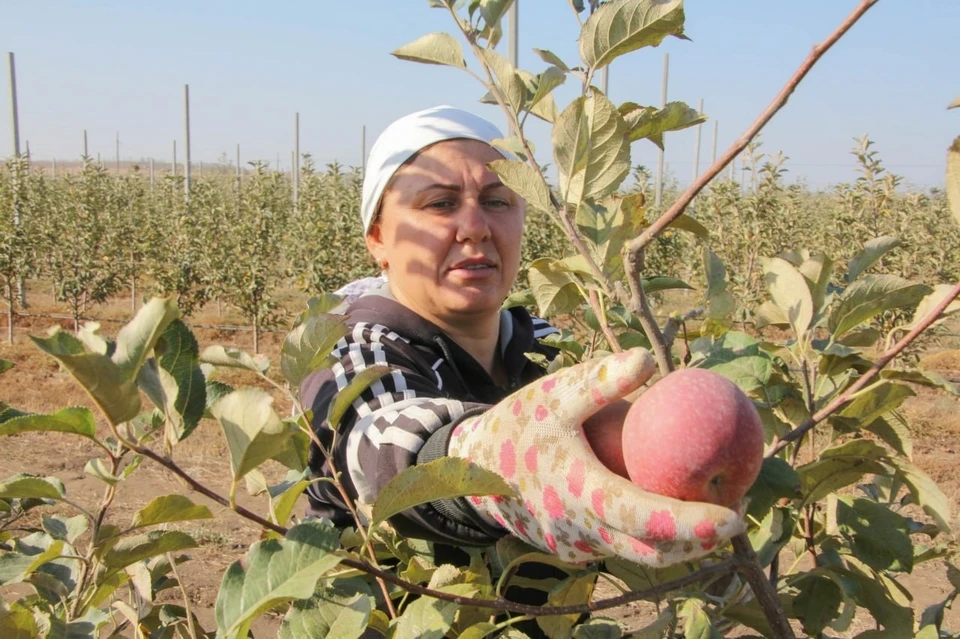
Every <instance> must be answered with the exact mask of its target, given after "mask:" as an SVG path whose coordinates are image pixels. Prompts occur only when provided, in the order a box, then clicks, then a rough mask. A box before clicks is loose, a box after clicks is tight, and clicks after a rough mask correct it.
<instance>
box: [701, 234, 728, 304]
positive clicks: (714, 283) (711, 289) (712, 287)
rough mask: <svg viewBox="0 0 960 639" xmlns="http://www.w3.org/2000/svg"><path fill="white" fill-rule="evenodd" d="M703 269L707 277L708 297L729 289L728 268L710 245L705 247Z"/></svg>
mask: <svg viewBox="0 0 960 639" xmlns="http://www.w3.org/2000/svg"><path fill="white" fill-rule="evenodd" d="M703 270H704V274H705V276H706V278H707V299H710V298H711V297H716V296H717V295H720V294H721V293H723V292H724V291H726V290H727V269H726V268H725V267H724V266H723V261H722V260H721V259H720V258H719V257H717V254H716V253H714V252H713V251H711V250H710V248H709V247H707V246H704V247H703Z"/></svg>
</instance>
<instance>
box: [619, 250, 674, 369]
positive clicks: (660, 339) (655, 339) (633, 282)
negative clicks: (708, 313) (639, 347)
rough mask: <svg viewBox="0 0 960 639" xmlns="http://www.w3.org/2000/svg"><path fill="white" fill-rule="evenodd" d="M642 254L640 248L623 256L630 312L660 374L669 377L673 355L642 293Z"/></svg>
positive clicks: (644, 294) (642, 251)
mask: <svg viewBox="0 0 960 639" xmlns="http://www.w3.org/2000/svg"><path fill="white" fill-rule="evenodd" d="M643 253H644V250H643V249H642V248H641V249H640V250H639V251H631V252H629V253H627V254H626V255H624V262H625V264H626V267H627V268H626V272H627V282H628V283H629V284H630V293H631V299H630V310H631V311H632V312H633V314H634V315H636V316H637V318H638V319H639V320H640V325H641V326H642V327H643V332H644V333H646V334H647V339H649V340H650V345H651V346H652V347H653V354H654V355H655V356H656V358H657V368H659V369H660V374H661V375H669V374H670V373H672V372H673V370H674V366H673V355H671V354H670V347H669V346H667V340H666V338H664V336H663V333H661V332H660V327H659V326H658V325H657V320H656V318H655V317H654V316H653V311H652V310H650V303H649V302H648V301H647V294H646V293H644V292H643V280H642V279H641V278H640V274H641V273H642V272H643V257H644V255H643Z"/></svg>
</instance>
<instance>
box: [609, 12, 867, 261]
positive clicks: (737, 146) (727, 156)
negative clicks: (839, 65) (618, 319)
mask: <svg viewBox="0 0 960 639" xmlns="http://www.w3.org/2000/svg"><path fill="white" fill-rule="evenodd" d="M877 2H879V0H862V1H861V2H860V4H859V5H858V6H857V8H856V9H854V10H853V12H852V13H851V14H850V15H849V16H847V18H846V20H844V21H843V22H842V23H841V24H840V26H838V27H837V28H836V29H835V30H834V32H833V33H831V34H830V35H829V36H828V37H827V39H826V40H824V41H823V42H821V43H820V44H818V45H816V46H815V47H813V51H811V52H810V55H809V56H807V59H806V60H804V61H803V63H802V64H801V65H800V67H799V68H798V69H797V70H796V72H795V73H794V74H793V77H791V78H790V80H789V81H788V82H787V84H786V86H784V87H783V89H781V91H780V93H778V94H777V96H776V97H775V98H774V99H773V102H771V103H770V105H769V106H768V107H767V108H766V110H764V112H763V113H761V114H760V117H758V118H757V119H756V121H755V122H754V123H753V124H751V125H750V127H749V128H748V129H747V130H746V131H745V132H744V134H743V135H741V136H740V138H739V139H738V140H737V141H736V142H734V143H733V144H732V145H731V146H730V148H729V149H727V151H726V152H725V153H724V154H723V155H722V156H721V157H720V158H719V159H718V160H717V161H716V162H714V163H713V165H712V166H710V168H708V169H707V170H706V171H704V173H703V174H702V175H701V176H700V177H699V178H697V179H696V180H695V181H694V182H693V184H691V185H690V186H689V187H687V190H686V191H684V192H683V194H682V195H681V196H680V197H679V198H678V199H677V201H676V202H674V203H673V205H672V206H671V207H670V208H669V209H667V211H666V212H665V213H664V214H663V215H661V216H660V217H659V218H658V219H657V221H656V222H654V223H653V224H651V225H650V226H648V227H647V228H646V229H644V231H643V232H642V233H641V234H640V235H638V236H637V237H635V238H634V239H633V240H631V241H630V243H629V244H628V250H629V251H630V252H636V251H639V250H641V249H643V248H644V247H645V246H647V245H648V244H650V242H652V241H653V238H655V237H656V236H657V235H659V234H660V232H661V231H663V230H664V229H665V228H666V227H667V226H669V225H670V223H671V222H673V221H674V220H675V219H677V218H678V217H680V216H681V215H682V214H683V212H684V211H685V210H686V208H687V206H689V205H690V202H691V201H693V198H695V197H696V196H697V195H698V194H699V193H700V191H702V190H703V189H704V188H705V187H706V186H707V184H709V183H710V182H711V181H712V180H713V178H715V177H716V176H717V175H719V174H720V172H721V171H722V170H723V169H724V168H726V166H727V165H728V164H730V162H732V161H733V159H734V158H735V157H737V155H739V154H740V152H741V151H743V150H744V149H745V148H746V147H747V145H748V144H749V143H750V141H751V140H753V138H755V137H756V135H757V134H758V133H759V132H760V130H761V129H763V127H765V126H766V125H767V123H768V122H769V121H770V120H771V119H772V118H773V116H774V115H776V114H777V112H778V111H779V110H780V109H781V108H783V106H784V105H785V104H786V103H787V100H788V99H789V98H790V96H791V95H792V94H793V92H794V91H795V90H796V88H797V86H798V85H799V84H800V81H801V80H803V78H804V77H806V75H807V73H809V72H810V69H812V68H813V66H814V65H815V64H816V63H817V62H818V61H819V60H820V58H821V57H823V54H824V53H826V52H827V51H828V50H829V49H830V47H832V46H833V45H834V44H836V42H837V40H839V39H840V38H841V37H842V36H843V35H844V34H845V33H846V32H847V31H849V30H850V28H851V27H853V25H854V24H856V22H857V21H858V20H859V19H860V18H861V17H863V14H864V13H866V12H867V10H868V9H869V8H870V7H872V6H873V5H875V4H876V3H877Z"/></svg>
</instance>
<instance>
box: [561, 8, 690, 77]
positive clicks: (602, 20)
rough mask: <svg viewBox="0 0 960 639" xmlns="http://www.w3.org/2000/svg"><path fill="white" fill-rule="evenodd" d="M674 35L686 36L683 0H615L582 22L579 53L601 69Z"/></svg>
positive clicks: (587, 62)
mask: <svg viewBox="0 0 960 639" xmlns="http://www.w3.org/2000/svg"><path fill="white" fill-rule="evenodd" d="M671 35H672V36H677V37H679V38H683V0H661V1H659V2H653V1H651V0H613V1H612V2H607V3H604V4H602V5H600V8H599V9H597V11H596V12H594V14H593V15H591V16H590V18H589V19H588V20H587V22H586V24H584V25H583V29H581V31H580V38H579V40H580V57H581V58H582V59H583V61H584V63H586V65H587V66H588V67H591V68H593V69H599V68H600V67H603V66H605V65H608V64H610V63H611V62H612V61H613V60H614V59H615V58H617V57H619V56H621V55H623V54H625V53H629V52H631V51H636V50H637V49H640V48H642V47H655V46H657V45H659V44H660V43H661V42H662V41H663V39H664V38H666V37H667V36H671Z"/></svg>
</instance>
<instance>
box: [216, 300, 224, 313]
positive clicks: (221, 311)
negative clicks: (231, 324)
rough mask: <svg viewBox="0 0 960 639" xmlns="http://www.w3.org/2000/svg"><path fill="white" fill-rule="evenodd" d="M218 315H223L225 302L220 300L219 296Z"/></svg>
mask: <svg viewBox="0 0 960 639" xmlns="http://www.w3.org/2000/svg"><path fill="white" fill-rule="evenodd" d="M217 317H223V304H222V303H221V302H220V297H219V296H217Z"/></svg>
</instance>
